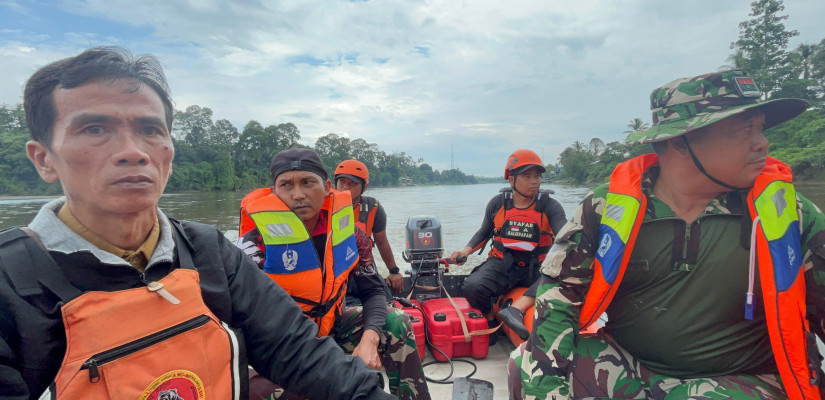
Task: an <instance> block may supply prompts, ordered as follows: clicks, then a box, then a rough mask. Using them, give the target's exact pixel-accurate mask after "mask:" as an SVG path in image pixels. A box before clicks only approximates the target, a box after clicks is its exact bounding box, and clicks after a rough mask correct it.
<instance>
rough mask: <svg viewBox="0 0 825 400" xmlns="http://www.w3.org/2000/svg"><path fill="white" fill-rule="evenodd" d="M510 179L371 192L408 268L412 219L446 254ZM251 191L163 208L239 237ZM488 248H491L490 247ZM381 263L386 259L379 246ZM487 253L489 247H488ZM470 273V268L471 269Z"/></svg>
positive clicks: (821, 201) (2, 205)
mask: <svg viewBox="0 0 825 400" xmlns="http://www.w3.org/2000/svg"><path fill="white" fill-rule="evenodd" d="M505 185H506V182H502V183H501V184H498V183H487V184H479V185H461V186H408V187H396V188H370V189H369V190H368V191H367V193H366V194H367V195H368V196H372V197H375V198H376V199H378V201H380V202H381V204H382V205H383V206H384V209H385V210H386V211H387V237H388V238H389V240H390V245H391V246H392V250H393V254H394V255H395V260H396V263H397V264H398V266H399V267H400V268H401V269H402V270H405V269H408V265H407V264H406V263H405V262H404V261H403V259H402V258H401V253H402V252H403V250H404V242H405V232H404V227H405V226H406V224H407V218H409V217H411V216H416V215H422V214H427V215H433V216H435V217H436V218H438V220H439V221H440V222H441V227H442V243H443V248H444V253H445V256H446V255H449V253H451V252H452V251H453V250H459V249H462V248H463V247H464V246H465V245H466V244H467V242H468V241H469V240H470V238H471V237H472V236H473V234H474V233H475V231H476V230H477V229H478V228H479V226H480V225H481V220H482V217H483V214H484V209H485V207H486V205H487V202H488V201H489V200H490V199H491V198H492V197H493V196H494V195H496V194H497V193H498V189H499V188H501V187H504V186H505ZM542 187H543V188H549V189H552V190H554V191H555V192H556V193H555V194H554V195H553V197H554V198H555V199H556V200H558V201H559V202H560V203H561V204H562V206H563V207H564V211H565V213H566V214H567V219H570V217H571V216H572V214H573V211H574V210H575V209H576V206H577V205H578V202H579V201H580V200H581V199H582V197H584V196H585V195H586V194H587V192H588V191H589V190H590V188H591V186H574V185H566V184H558V183H551V184H548V183H545V184H544V185H543V186H542ZM797 190H799V192H800V193H802V194H804V195H805V196H807V197H808V198H809V199H811V200H812V201H813V202H814V203H815V204H816V205H817V206H819V207H820V208H823V206H825V183H800V184H797ZM246 193H247V192H205V193H200V192H198V193H170V194H165V195H163V197H161V200H160V207H161V209H162V210H164V212H165V213H166V214H167V215H169V216H172V217H175V218H178V219H188V220H193V221H198V222H203V223H206V224H211V225H216V226H217V227H218V228H219V229H221V230H222V231H224V232H226V236H227V237H229V238H230V239H233V240H234V239H235V238H237V236H238V233H237V229H238V218H239V216H238V215H239V214H238V206H239V205H240V202H241V199H242V198H243V197H244V196H245V195H246ZM49 200H51V198H6V199H0V229H4V228H7V227H11V226H16V225H25V224H27V223H28V222H29V221H31V219H32V218H33V217H34V215H35V214H36V213H37V210H38V209H39V208H40V206H42V205H43V204H44V203H46V202H48V201H49ZM488 249H489V247H488ZM375 253H376V261H377V262H378V264H379V267H381V268H382V270H383V268H384V263H383V261H382V260H381V257H380V256H378V254H377V253H378V252H377V251H376V252H375ZM485 253H486V251H485ZM484 258H485V256H484V255H477V254H473V255H471V256H470V259H469V260H468V262H467V264H465V265H464V266H463V267H453V272H458V273H460V272H465V271H466V270H467V269H469V268H471V266H474V265H477V264H479V263H480V262H481V261H483V259H484ZM466 272H469V271H466Z"/></svg>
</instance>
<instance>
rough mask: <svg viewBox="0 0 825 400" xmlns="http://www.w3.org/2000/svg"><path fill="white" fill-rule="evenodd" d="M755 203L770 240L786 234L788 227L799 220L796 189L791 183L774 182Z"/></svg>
mask: <svg viewBox="0 0 825 400" xmlns="http://www.w3.org/2000/svg"><path fill="white" fill-rule="evenodd" d="M754 205H755V206H756V211H757V213H759V217H760V219H761V222H762V230H763V231H764V232H765V236H766V237H767V239H768V241H774V240H776V239H779V238H781V237H782V236H784V235H785V232H787V231H788V227H789V226H790V225H791V224H792V223H793V222H794V221H797V220H799V215H797V213H796V191H795V190H794V187H793V184H791V183H788V182H782V181H775V182H772V183H771V184H769V185H768V186H767V187H765V190H764V191H762V193H761V194H760V195H759V197H757V198H756V201H755V202H754Z"/></svg>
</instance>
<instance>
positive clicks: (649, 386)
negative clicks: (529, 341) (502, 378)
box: [507, 330, 788, 400]
mask: <svg viewBox="0 0 825 400" xmlns="http://www.w3.org/2000/svg"><path fill="white" fill-rule="evenodd" d="M524 348H525V344H524V343H522V344H521V346H519V348H517V349H515V350H514V351H513V352H512V353H511V354H510V360H509V361H508V364H507V370H508V371H507V372H508V379H507V380H508V386H509V389H510V398H511V399H517V400H521V399H525V398H528V396H524V395H523V390H522V386H521V385H522V382H521V377H522V371H521V368H520V365H521V364H522V360H521V358H522V356H523V355H524ZM575 353H576V355H575V356H574V358H573V362H572V363H571V365H570V369H569V372H568V377H567V378H568V379H567V381H568V383H569V392H570V395H569V396H568V395H558V394H555V395H554V394H548V395H547V396H540V397H529V398H538V399H547V400H551V399H555V400H560V399H566V398H571V399H593V398H598V399H662V400H664V399H666V400H676V399H694V400H704V399H708V400H710V399H731V400H739V399H787V398H788V396H787V395H786V394H785V390H784V388H783V386H782V382H781V381H780V378H779V375H778V374H762V375H744V374H740V375H724V376H715V377H710V378H693V379H681V378H673V377H669V376H665V375H661V374H656V373H654V372H652V371H650V370H649V369H647V368H645V367H644V366H643V365H641V364H640V363H639V361H638V360H636V359H635V358H634V357H633V356H632V355H630V353H628V352H627V351H626V350H624V349H623V348H621V346H619V345H618V344H617V343H616V342H615V341H614V340H613V338H611V337H610V336H609V335H607V334H606V333H605V332H604V330H599V331H598V333H596V334H582V335H581V336H580V337H579V341H578V343H577V345H576V351H575Z"/></svg>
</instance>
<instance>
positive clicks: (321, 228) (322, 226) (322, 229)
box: [310, 210, 328, 237]
mask: <svg viewBox="0 0 825 400" xmlns="http://www.w3.org/2000/svg"><path fill="white" fill-rule="evenodd" d="M327 219H328V214H327V210H321V212H320V213H319V214H318V223H317V224H315V230H313V231H312V233H311V234H310V236H312V237H315V236H318V235H326V234H327Z"/></svg>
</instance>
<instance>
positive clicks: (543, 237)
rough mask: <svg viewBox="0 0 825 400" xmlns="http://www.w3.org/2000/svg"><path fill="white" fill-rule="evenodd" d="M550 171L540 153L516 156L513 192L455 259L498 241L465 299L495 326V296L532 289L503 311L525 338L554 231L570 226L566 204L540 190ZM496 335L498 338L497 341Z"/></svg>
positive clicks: (511, 163)
mask: <svg viewBox="0 0 825 400" xmlns="http://www.w3.org/2000/svg"><path fill="white" fill-rule="evenodd" d="M545 171H546V170H545V168H544V165H543V164H542V162H541V159H540V158H539V156H538V154H536V153H535V152H534V151H532V150H527V149H520V150H516V151H515V152H513V154H511V155H510V157H509V158H508V159H507V164H506V165H505V168H504V179H507V180H509V181H510V188H508V189H505V190H502V193H501V194H499V195H497V196H495V197H493V198H492V199H491V200H490V202H489V203H487V209H486V210H485V212H484V220H483V221H482V223H481V228H479V229H478V231H477V232H476V234H475V235H474V236H473V238H472V239H470V242H469V243H468V244H467V246H466V247H465V248H464V249H462V250H458V251H454V252H453V253H452V254H451V255H450V257H451V258H452V259H453V260H457V259H458V257H461V256H464V257H466V256H468V255H470V253H472V252H473V251H476V250H479V249H480V248H482V247H483V246H484V244H485V243H486V242H487V240H488V239H490V238H492V240H493V243H492V246H491V248H490V253H489V257H488V258H487V260H486V261H484V263H482V264H481V265H479V266H477V267H476V268H475V269H473V272H472V273H471V274H470V276H468V277H467V279H466V280H465V281H464V289H463V292H464V297H466V298H467V301H468V302H469V303H470V305H472V306H473V307H476V308H478V309H479V310H481V311H482V313H484V314H485V315H486V316H487V319H488V321H489V323H490V325H491V326H492V325H493V321H494V320H493V315H492V313H491V311H490V310H491V308H492V298H493V297H495V296H499V295H502V294H504V293H506V292H507V291H508V290H510V289H512V288H514V287H529V289H528V290H527V291H526V292H525V293H524V296H522V297H520V298H519V299H516V301H515V302H514V303H513V305H512V306H510V307H507V308H505V309H503V310H501V311H500V312H499V316H500V317H501V318H502V321H504V323H506V324H507V325H508V326H509V327H510V328H512V329H513V331H514V332H516V334H518V335H519V336H520V337H522V338H523V339H526V338H527V336H528V334H529V332H528V331H527V328H526V327H525V326H524V324H523V323H522V319H523V318H524V311H525V310H527V308H529V307H530V306H531V305H532V303H533V299H534V296H535V295H536V288H535V285H534V283H535V281H536V279H537V278H538V267H539V265H540V264H541V261H543V260H544V257H545V255H546V254H547V251H548V250H550V245H551V244H552V243H553V235H554V232H557V231H558V230H559V229H561V227H562V226H563V225H564V223H565V222H566V217H565V216H564V209H563V208H562V207H561V204H559V202H558V201H556V200H555V199H553V198H551V197H550V191H542V190H540V188H541V174H542V173H544V172H545ZM495 337H496V336H495V335H492V336H491V340H493V341H495Z"/></svg>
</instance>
